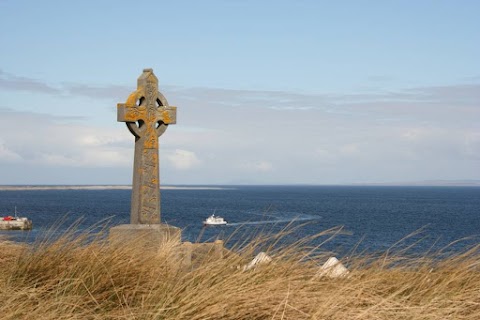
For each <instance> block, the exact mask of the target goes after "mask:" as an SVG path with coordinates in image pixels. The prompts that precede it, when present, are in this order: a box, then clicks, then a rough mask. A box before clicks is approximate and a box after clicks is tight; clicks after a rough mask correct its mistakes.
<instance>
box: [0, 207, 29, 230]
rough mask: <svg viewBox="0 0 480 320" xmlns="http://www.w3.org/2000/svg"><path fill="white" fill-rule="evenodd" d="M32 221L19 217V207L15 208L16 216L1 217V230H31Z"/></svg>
mask: <svg viewBox="0 0 480 320" xmlns="http://www.w3.org/2000/svg"><path fill="white" fill-rule="evenodd" d="M31 229H32V220H30V219H28V218H25V217H18V216H17V207H15V216H13V217H12V216H5V217H0V230H31Z"/></svg>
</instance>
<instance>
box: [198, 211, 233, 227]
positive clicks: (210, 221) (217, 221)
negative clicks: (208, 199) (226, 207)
mask: <svg viewBox="0 0 480 320" xmlns="http://www.w3.org/2000/svg"><path fill="white" fill-rule="evenodd" d="M222 224H227V221H225V219H223V218H222V217H220V216H215V213H214V214H212V215H211V216H210V217H208V218H207V219H206V220H205V221H203V225H204V226H216V225H222Z"/></svg>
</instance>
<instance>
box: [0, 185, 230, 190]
mask: <svg viewBox="0 0 480 320" xmlns="http://www.w3.org/2000/svg"><path fill="white" fill-rule="evenodd" d="M131 189H132V186H129V185H89V186H87V185H84V186H74V185H72V186H68V185H63V186H0V191H29V190H131ZM160 189H162V190H230V189H234V188H229V187H216V186H161V187H160Z"/></svg>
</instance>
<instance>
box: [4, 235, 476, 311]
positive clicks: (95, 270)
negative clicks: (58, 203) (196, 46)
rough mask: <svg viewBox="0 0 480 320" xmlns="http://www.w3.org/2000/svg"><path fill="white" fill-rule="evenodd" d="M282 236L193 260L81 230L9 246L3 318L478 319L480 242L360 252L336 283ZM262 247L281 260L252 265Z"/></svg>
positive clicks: (315, 255)
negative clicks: (412, 253) (444, 248)
mask: <svg viewBox="0 0 480 320" xmlns="http://www.w3.org/2000/svg"><path fill="white" fill-rule="evenodd" d="M329 232H330V233H335V232H338V230H330V231H329ZM322 236H325V233H323V234H322ZM280 238H281V237H279V236H277V238H271V237H270V238H268V237H267V238H265V237H262V236H258V237H257V238H255V239H254V240H252V241H250V242H249V243H242V244H241V245H239V246H238V247H237V248H234V249H233V252H230V253H228V252H227V253H226V254H225V256H224V258H223V259H213V258H212V257H211V256H209V255H208V254H207V255H205V256H203V257H198V258H197V261H195V263H194V264H193V265H192V266H185V265H183V264H182V261H181V259H182V256H181V254H179V253H181V252H182V245H181V244H178V243H166V244H164V245H163V246H162V247H161V248H160V250H159V251H158V252H153V251H150V252H149V251H147V252H141V251H140V250H139V249H138V248H137V247H136V245H135V243H130V244H125V245H122V246H111V245H109V243H108V242H106V241H105V240H104V238H103V237H102V236H101V235H100V236H99V237H98V238H96V239H93V240H92V237H91V235H85V234H83V235H82V234H80V235H76V236H73V233H72V234H68V235H65V236H64V237H62V238H60V239H58V240H56V241H53V242H52V241H50V242H40V243H36V244H33V245H28V246H27V245H18V244H14V243H8V242H3V243H2V244H1V245H2V248H3V249H2V250H0V262H1V268H0V318H1V319H36V320H39V319H389V320H393V319H472V320H473V319H480V269H479V263H480V260H479V257H480V255H479V253H480V252H479V250H480V247H479V246H476V247H473V248H470V249H469V250H466V251H464V252H463V253H458V254H456V255H449V256H441V258H439V256H438V255H436V254H434V253H430V254H428V256H423V257H408V256H406V255H401V254H398V253H397V254H391V253H390V252H389V251H387V252H385V253H384V254H382V255H376V256H375V257H374V256H368V255H367V254H366V253H364V254H361V255H354V256H350V257H349V259H348V262H347V263H346V264H347V266H348V268H349V270H350V274H349V276H348V277H345V278H336V279H335V278H333V279H332V278H328V277H321V276H319V275H318V273H319V267H320V265H321V264H322V263H323V262H325V261H326V259H327V258H328V254H326V253H325V254H323V253H322V252H321V250H318V248H311V247H309V246H308V243H309V242H308V241H302V240H301V241H298V242H296V243H294V244H292V245H289V246H287V247H280V248H279V246H276V245H275V243H276V242H278V241H279V239H280ZM265 243H270V244H271V245H269V246H267V247H265ZM260 249H261V250H266V251H267V253H268V254H269V255H270V256H272V257H273V261H272V262H271V263H269V264H266V265H261V266H258V267H257V268H255V269H252V270H248V271H244V270H243V268H242V266H244V265H245V264H246V263H248V262H249V261H250V260H251V259H252V258H253V256H254V254H255V253H256V252H258V251H259V250H260Z"/></svg>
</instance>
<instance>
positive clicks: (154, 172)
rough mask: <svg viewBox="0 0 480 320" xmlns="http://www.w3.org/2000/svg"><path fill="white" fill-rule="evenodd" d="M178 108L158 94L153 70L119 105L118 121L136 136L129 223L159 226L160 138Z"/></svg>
mask: <svg viewBox="0 0 480 320" xmlns="http://www.w3.org/2000/svg"><path fill="white" fill-rule="evenodd" d="M176 117H177V108H176V107H171V106H169V105H168V102H167V99H165V97H164V96H163V95H162V94H161V93H160V92H159V91H158V79H157V77H156V76H155V75H154V74H153V70H152V69H144V70H143V73H142V75H141V76H140V77H139V78H138V80H137V90H136V91H134V92H132V93H131V94H130V96H129V97H128V99H127V101H126V102H125V103H119V104H117V121H119V122H125V123H126V124H127V127H128V130H130V132H131V133H132V134H133V135H134V136H135V156H134V163H133V183H132V206H131V211H130V223H132V224H158V223H160V212H161V210H160V181H159V163H158V137H159V136H161V135H162V134H163V133H164V132H165V130H166V129H167V127H168V125H169V124H175V123H176Z"/></svg>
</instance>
